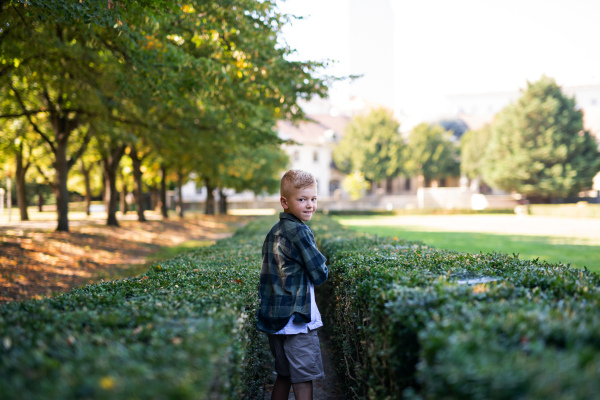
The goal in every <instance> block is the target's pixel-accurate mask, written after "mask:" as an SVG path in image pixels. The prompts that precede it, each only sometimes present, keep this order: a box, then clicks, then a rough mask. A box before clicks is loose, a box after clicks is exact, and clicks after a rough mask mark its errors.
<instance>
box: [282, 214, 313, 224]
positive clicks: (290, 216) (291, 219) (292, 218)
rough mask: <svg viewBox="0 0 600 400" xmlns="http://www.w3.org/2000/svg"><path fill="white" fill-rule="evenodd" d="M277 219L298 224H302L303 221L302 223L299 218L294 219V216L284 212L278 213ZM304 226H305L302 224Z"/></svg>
mask: <svg viewBox="0 0 600 400" xmlns="http://www.w3.org/2000/svg"><path fill="white" fill-rule="evenodd" d="M279 219H280V220H281V219H289V220H290V221H294V222H297V223H300V224H304V221H302V220H301V219H300V218H298V217H296V216H295V215H294V214H290V213H286V212H282V213H279ZM304 225H306V224H304Z"/></svg>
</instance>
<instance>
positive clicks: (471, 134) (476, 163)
mask: <svg viewBox="0 0 600 400" xmlns="http://www.w3.org/2000/svg"><path fill="white" fill-rule="evenodd" d="M491 134H492V130H491V126H490V124H486V125H484V126H482V127H481V128H480V129H478V130H476V131H467V132H465V134H464V135H462V137H461V138H460V172H461V174H464V175H465V176H466V177H467V178H469V179H471V180H473V181H475V182H476V185H477V186H479V185H480V184H481V178H482V166H483V162H484V155H485V149H486V148H487V146H488V144H489V142H490V138H491Z"/></svg>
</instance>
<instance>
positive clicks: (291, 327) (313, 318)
mask: <svg viewBox="0 0 600 400" xmlns="http://www.w3.org/2000/svg"><path fill="white" fill-rule="evenodd" d="M309 288H310V322H309V323H306V322H303V323H301V324H295V323H294V315H293V314H292V316H291V317H290V320H289V321H288V323H287V325H286V326H284V327H283V328H282V329H281V330H279V331H277V332H275V333H274V335H296V334H298V333H308V330H309V329H310V330H311V331H312V330H314V329H317V328H319V327H321V326H323V322H322V321H321V313H320V312H319V308H318V307H317V302H316V301H315V286H314V285H313V284H312V282H309Z"/></svg>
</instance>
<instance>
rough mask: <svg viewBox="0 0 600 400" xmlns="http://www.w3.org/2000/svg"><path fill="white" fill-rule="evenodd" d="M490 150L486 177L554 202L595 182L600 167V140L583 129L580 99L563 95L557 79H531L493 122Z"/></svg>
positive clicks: (533, 197)
mask: <svg viewBox="0 0 600 400" xmlns="http://www.w3.org/2000/svg"><path fill="white" fill-rule="evenodd" d="M491 129H492V133H491V139H490V143H489V146H488V147H487V149H486V152H485V159H484V164H483V168H482V170H483V176H484V179H485V180H486V182H488V183H489V184H490V185H492V186H494V187H498V188H500V189H503V190H506V191H515V192H518V193H521V194H523V195H525V196H526V197H527V198H528V199H529V200H530V201H532V202H538V201H539V202H549V201H551V200H552V199H553V198H556V197H565V196H572V195H576V194H577V193H579V192H580V191H581V190H582V189H584V188H587V187H591V186H592V180H593V178H594V176H595V175H596V173H597V172H598V171H599V170H600V155H599V154H598V144H597V143H596V141H595V140H594V139H593V137H592V136H591V135H590V133H589V132H588V131H585V130H584V129H583V115H582V112H581V111H580V110H577V108H576V103H575V99H574V98H571V97H568V96H566V95H565V94H563V92H562V90H561V88H560V86H558V85H557V84H556V82H555V81H554V79H551V78H548V77H545V76H544V77H542V78H541V79H540V80H539V81H537V82H534V83H529V82H528V83H527V89H525V91H524V92H523V94H522V95H521V97H520V98H519V99H518V100H517V102H516V103H513V104H510V105H508V106H507V107H505V108H504V109H503V110H502V111H500V113H499V114H498V115H497V116H496V119H495V120H494V122H493V123H492V128H491Z"/></svg>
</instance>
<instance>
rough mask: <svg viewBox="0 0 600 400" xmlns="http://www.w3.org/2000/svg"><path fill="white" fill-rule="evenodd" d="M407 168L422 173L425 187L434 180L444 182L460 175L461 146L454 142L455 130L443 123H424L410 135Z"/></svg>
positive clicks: (414, 172) (410, 171) (417, 173)
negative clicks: (447, 128) (444, 126)
mask: <svg viewBox="0 0 600 400" xmlns="http://www.w3.org/2000/svg"><path fill="white" fill-rule="evenodd" d="M407 152H408V155H407V161H406V164H405V165H406V170H407V171H409V173H411V174H416V175H422V176H423V178H424V179H425V186H430V185H431V181H432V180H439V181H443V180H444V179H446V178H449V177H456V176H458V175H459V171H460V164H459V161H458V148H457V146H456V145H455V144H454V143H453V141H452V131H447V130H445V129H444V128H442V127H441V126H440V125H429V124H427V123H421V124H419V125H417V126H415V127H414V128H413V130H412V131H411V132H410V134H409V136H408V143H407Z"/></svg>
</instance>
